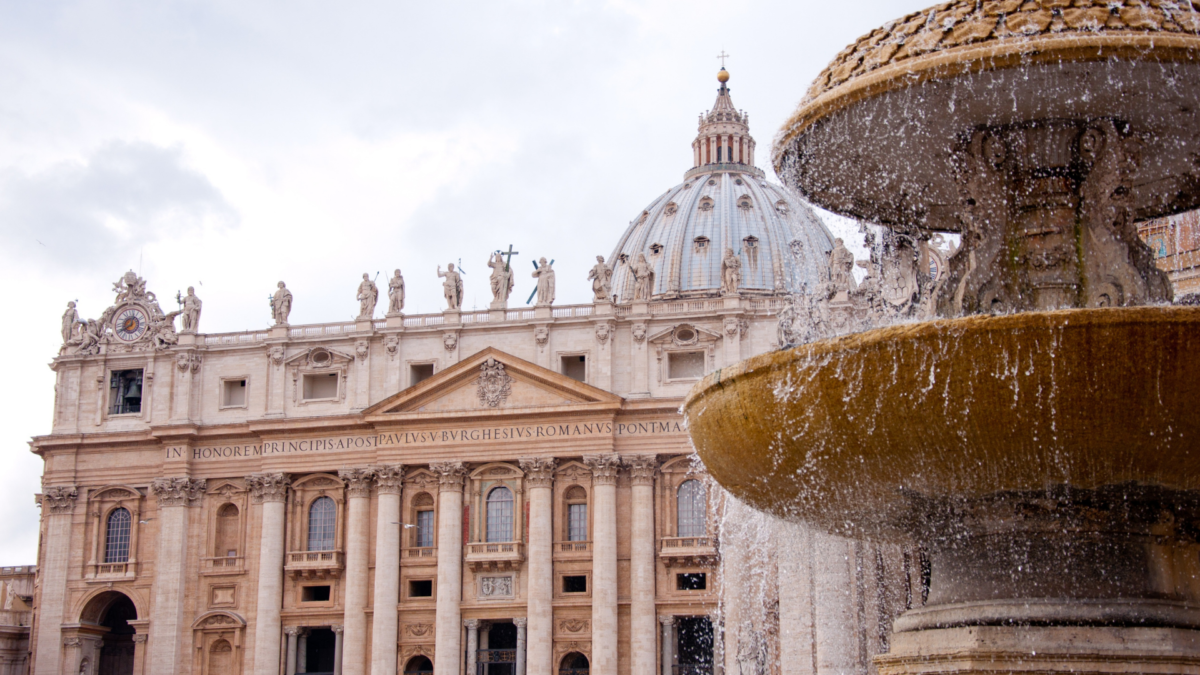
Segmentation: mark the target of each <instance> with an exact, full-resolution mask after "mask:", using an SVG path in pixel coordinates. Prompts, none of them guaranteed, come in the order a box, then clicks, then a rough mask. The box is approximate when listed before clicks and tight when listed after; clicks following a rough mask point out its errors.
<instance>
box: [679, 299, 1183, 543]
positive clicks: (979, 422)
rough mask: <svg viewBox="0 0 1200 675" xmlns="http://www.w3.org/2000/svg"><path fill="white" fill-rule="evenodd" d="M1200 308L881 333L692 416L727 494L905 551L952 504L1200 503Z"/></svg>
mask: <svg viewBox="0 0 1200 675" xmlns="http://www.w3.org/2000/svg"><path fill="white" fill-rule="evenodd" d="M1198 400H1200V308H1191V307H1134V308H1104V309H1073V310H1062V311H1055V312H1038V313H1023V314H1014V315H1007V316H972V317H967V318H961V319H952V320H943V321H933V322H926V323H919V324H910V325H899V326H892V327H887V328H880V329H875V330H871V331H867V332H864V333H859V334H855V335H848V336H843V337H839V338H834V339H829V340H824V341H820V342H815V343H811V344H806V345H801V346H799V347H795V348H792V349H788V350H785V351H779V352H774V353H769V354H763V355H761V356H758V357H755V358H752V359H749V360H746V361H743V362H742V363H740V364H737V365H735V366H733V367H731V368H724V369H721V370H718V371H716V372H714V373H712V374H710V375H709V376H708V377H706V378H705V379H704V380H702V381H701V382H700V383H699V384H698V385H697V386H696V387H695V388H694V389H693V390H692V391H691V393H690V394H689V395H688V397H687V399H686V400H685V402H684V412H685V414H686V416H687V420H688V424H689V428H690V432H691V436H692V439H693V442H694V443H695V446H696V449H697V451H698V452H699V454H700V456H701V458H702V459H703V460H704V463H705V466H706V467H707V469H708V471H709V472H710V473H711V474H712V475H713V477H714V478H716V479H717V481H719V482H720V483H721V484H722V485H723V486H724V487H725V488H726V489H728V490H729V491H731V492H732V493H733V494H734V495H736V496H737V497H738V498H740V499H742V500H744V501H746V502H748V503H750V504H752V505H754V506H755V507H757V508H760V509H763V510H766V511H769V512H771V513H773V514H775V515H778V516H780V517H784V518H788V519H791V520H798V521H804V522H809V523H812V524H816V525H818V526H819V527H822V528H823V529H826V530H828V531H831V532H834V533H839V534H850V535H858V536H863V535H866V536H884V537H890V536H897V535H901V536H903V535H908V534H911V533H912V532H913V530H914V529H919V527H920V525H921V524H920V523H919V522H914V521H915V520H919V519H921V518H924V517H927V514H928V511H927V510H923V505H927V504H929V503H946V500H951V501H953V500H965V499H974V498H981V497H984V498H986V497H987V496H988V495H997V494H1003V493H1010V492H1018V493H1021V492H1035V491H1038V490H1044V489H1046V488H1049V487H1052V486H1056V485H1069V486H1071V487H1072V488H1077V489H1093V488H1103V487H1105V486H1113V485H1120V484H1128V483H1135V484H1143V485H1150V486H1158V487H1161V488H1165V489H1167V490H1170V491H1185V492H1186V491H1192V490H1197V489H1200V410H1197V408H1196V401H1198Z"/></svg>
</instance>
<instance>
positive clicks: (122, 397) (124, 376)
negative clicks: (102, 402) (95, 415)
mask: <svg viewBox="0 0 1200 675" xmlns="http://www.w3.org/2000/svg"><path fill="white" fill-rule="evenodd" d="M140 412H142V369H141V368H138V369H136V370H114V371H112V377H111V378H110V380H109V383H108V414H109V415H125V414H129V413H140Z"/></svg>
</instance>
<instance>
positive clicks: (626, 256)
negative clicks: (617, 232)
mask: <svg viewBox="0 0 1200 675" xmlns="http://www.w3.org/2000/svg"><path fill="white" fill-rule="evenodd" d="M617 260H619V261H620V262H621V263H622V264H626V263H628V262H629V254H628V253H622V254H621V255H619V256H617Z"/></svg>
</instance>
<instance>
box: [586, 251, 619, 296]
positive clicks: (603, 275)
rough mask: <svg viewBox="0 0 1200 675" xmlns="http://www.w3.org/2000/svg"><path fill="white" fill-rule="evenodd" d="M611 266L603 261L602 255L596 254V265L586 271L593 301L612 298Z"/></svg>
mask: <svg viewBox="0 0 1200 675" xmlns="http://www.w3.org/2000/svg"><path fill="white" fill-rule="evenodd" d="M612 275H613V271H612V268H611V267H609V266H608V265H607V264H605V262H604V256H602V255H598V256H596V266H595V267H593V268H592V271H591V272H588V281H590V282H592V294H593V295H594V296H595V298H594V299H593V302H607V301H609V300H611V299H612Z"/></svg>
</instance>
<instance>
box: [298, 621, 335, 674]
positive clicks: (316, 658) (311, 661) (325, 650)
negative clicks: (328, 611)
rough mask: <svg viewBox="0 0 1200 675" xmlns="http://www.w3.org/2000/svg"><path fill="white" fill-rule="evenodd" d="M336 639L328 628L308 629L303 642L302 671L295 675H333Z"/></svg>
mask: <svg viewBox="0 0 1200 675" xmlns="http://www.w3.org/2000/svg"><path fill="white" fill-rule="evenodd" d="M336 645H337V638H336V636H335V635H334V634H333V631H332V630H331V629H329V628H309V629H308V636H307V638H306V639H305V641H304V669H303V670H300V669H297V670H300V672H299V673H297V675H333V669H334V663H333V662H334V649H335V647H336Z"/></svg>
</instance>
